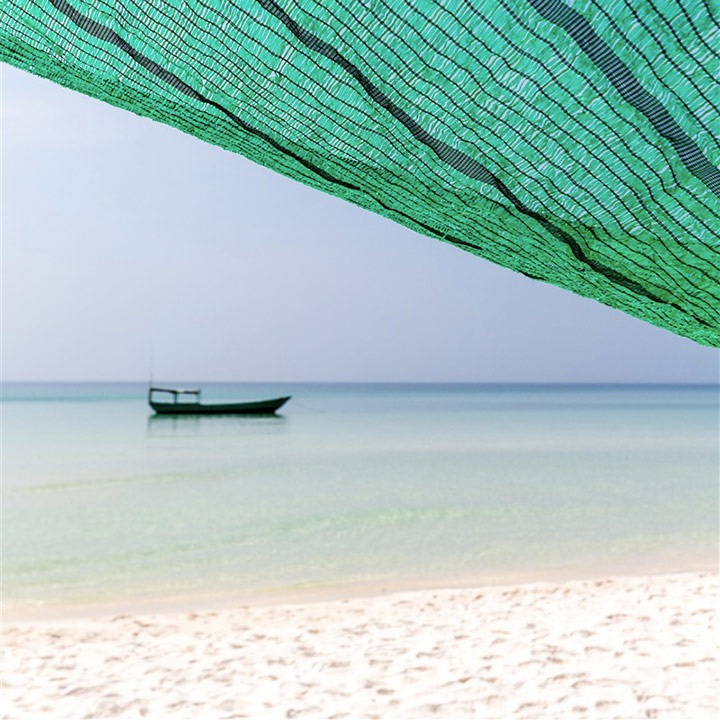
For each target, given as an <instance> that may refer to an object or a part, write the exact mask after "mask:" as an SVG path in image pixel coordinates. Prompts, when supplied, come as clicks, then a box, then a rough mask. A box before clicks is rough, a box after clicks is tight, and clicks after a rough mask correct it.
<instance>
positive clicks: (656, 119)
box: [528, 0, 720, 197]
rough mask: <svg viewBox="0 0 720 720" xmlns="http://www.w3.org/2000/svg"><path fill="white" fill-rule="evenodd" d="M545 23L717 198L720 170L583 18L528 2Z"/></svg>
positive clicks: (556, 5) (544, 1)
mask: <svg viewBox="0 0 720 720" xmlns="http://www.w3.org/2000/svg"><path fill="white" fill-rule="evenodd" d="M528 2H529V3H530V4H531V5H532V6H533V7H534V8H535V10H537V12H538V13H539V14H540V15H542V16H543V17H544V18H545V19H546V20H547V21H548V22H551V23H553V24H554V25H557V26H558V27H561V28H563V30H565V31H566V32H567V33H568V34H569V35H570V36H571V37H572V38H573V39H574V40H575V42H576V43H577V44H578V45H579V46H580V48H581V49H582V50H583V52H584V53H585V54H586V55H587V56H588V57H589V58H590V60H592V61H593V63H595V65H596V66H597V68H598V69H599V70H600V71H601V72H602V73H603V75H605V77H606V78H607V79H608V80H609V81H610V82H611V83H612V85H613V86H614V87H615V89H616V90H617V91H618V94H619V95H620V96H621V97H622V98H623V100H625V102H627V103H629V104H630V105H632V106H633V107H634V108H635V109H636V110H638V111H639V112H640V113H642V114H643V115H644V116H645V117H646V118H647V119H648V121H649V122H650V123H651V124H652V126H653V127H654V128H655V130H656V131H657V132H658V134H659V135H661V136H662V137H664V138H665V139H666V140H667V141H668V142H669V143H670V144H671V145H672V146H673V148H675V152H676V153H677V154H678V157H679V158H680V160H681V162H682V163H683V165H685V167H686V168H687V169H688V171H689V172H691V173H692V174H693V175H694V176H695V177H696V178H697V179H698V180H700V182H702V183H703V184H704V185H706V186H707V187H708V188H709V189H710V190H711V191H712V192H713V193H715V195H717V196H719V197H720V170H718V169H717V168H716V167H715V166H714V165H712V164H711V163H709V162H708V160H707V159H706V158H705V156H704V155H703V154H702V151H701V150H700V148H699V147H698V146H697V145H696V144H695V142H694V141H693V140H692V139H691V138H689V137H688V136H687V135H686V134H685V132H684V131H683V130H682V128H681V127H680V126H679V125H678V124H677V123H676V122H675V120H674V119H673V118H672V116H671V115H670V113H669V112H668V111H667V110H666V109H665V108H664V107H663V106H662V105H661V104H660V103H659V102H658V101H657V100H656V99H655V98H654V97H653V96H652V95H650V93H648V92H647V91H646V90H645V89H644V88H643V87H642V86H641V85H640V83H639V82H638V81H637V80H636V79H635V77H634V76H633V74H632V73H631V72H630V70H629V69H628V67H627V66H626V65H625V64H624V63H623V62H622V61H621V60H620V58H619V57H618V56H617V55H616V54H615V53H614V52H613V51H612V50H611V49H610V48H609V47H608V46H607V45H606V44H605V43H604V42H603V41H602V40H601V39H600V38H599V37H598V35H597V34H596V33H595V31H594V30H593V29H592V27H591V26H590V23H588V21H587V20H585V18H584V17H583V16H582V15H580V13H578V12H577V11H576V10H573V9H572V8H569V7H568V6H567V5H565V3H563V2H561V0H528Z"/></svg>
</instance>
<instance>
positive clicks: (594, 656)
mask: <svg viewBox="0 0 720 720" xmlns="http://www.w3.org/2000/svg"><path fill="white" fill-rule="evenodd" d="M717 595H718V576H717V575H715V574H711V573H685V574H677V575H664V576H651V577H623V578H612V579H605V580H582V581H580V580H578V581H571V582H566V583H534V584H528V585H519V586H515V587H484V588H479V589H473V590H469V589H462V590H451V589H447V590H423V591H414V592H400V593H394V594H386V595H380V596H375V597H365V598H355V599H347V600H335V601H323V602H314V603H303V604H292V605H291V604H286V605H264V606H243V607H235V608H228V609H223V610H218V611H205V612H196V613H171V614H155V615H137V616H132V615H122V616H116V617H109V618H102V619H82V620H79V619H73V620H62V621H60V620H58V621H50V622H48V621H45V622H42V623H39V622H34V623H29V622H26V623H12V624H6V625H5V627H4V628H3V637H4V640H3V653H4V658H3V675H4V688H3V711H4V712H3V715H2V717H4V718H7V719H8V720H10V719H13V718H53V719H57V718H109V717H113V718H139V717H148V718H243V717H249V718H294V717H299V718H383V719H386V718H429V717H442V718H466V717H467V718H558V719H560V718H562V719H568V718H594V719H600V718H602V719H605V718H633V719H635V718H677V719H678V720H691V719H692V720H701V719H703V718H708V719H710V718H713V719H714V718H716V717H717V716H718V692H719V684H718V670H719V666H718V630H717V615H718V605H717Z"/></svg>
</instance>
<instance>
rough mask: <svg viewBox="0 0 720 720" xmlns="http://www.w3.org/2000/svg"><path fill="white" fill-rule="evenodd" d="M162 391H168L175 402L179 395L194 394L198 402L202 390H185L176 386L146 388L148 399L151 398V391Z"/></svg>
mask: <svg viewBox="0 0 720 720" xmlns="http://www.w3.org/2000/svg"><path fill="white" fill-rule="evenodd" d="M157 392H162V393H170V394H171V395H172V396H173V399H174V401H175V402H178V396H179V395H194V396H195V398H196V401H197V402H200V395H202V390H185V389H181V388H180V389H178V388H161V387H149V388H148V400H152V396H153V393H157Z"/></svg>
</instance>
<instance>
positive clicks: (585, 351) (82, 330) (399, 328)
mask: <svg viewBox="0 0 720 720" xmlns="http://www.w3.org/2000/svg"><path fill="white" fill-rule="evenodd" d="M2 85H3V87H2V118H3V129H2V141H3V147H2V151H3V152H2V156H3V159H2V163H3V165H2V180H3V189H2V201H3V206H2V239H3V258H2V259H3V271H2V281H3V312H2V320H3V332H2V340H3V377H4V379H6V380H45V379H48V380H57V379H66V380H112V379H117V380H145V379H147V375H148V367H149V362H150V357H151V356H152V362H153V366H154V375H155V377H156V378H158V379H187V380H190V379H195V380H308V381H323V380H327V381H344V380H347V381H364V380H365V381H404V380H406V381H423V380H427V381H591V382H593V381H599V382H616V381H618V382H664V381H680V382H684V381H690V382H717V381H718V351H717V350H713V349H710V348H706V347H702V346H700V345H697V344H695V343H693V342H692V341H690V340H686V339H684V338H680V337H677V336H674V335H672V334H671V333H669V332H667V331H664V330H660V329H658V328H655V327H653V326H651V325H648V324H647V323H644V322H641V321H640V320H635V319H634V318H631V317H629V316H627V315H624V314H623V313H621V312H619V311H616V310H611V309H610V308H607V307H605V306H603V305H600V304H598V303H596V302H593V301H590V300H586V299H583V298H580V297H578V296H576V295H572V294H571V293H569V292H566V291H563V290H559V289H557V288H554V287H552V286H550V285H545V284H543V283H540V282H535V281H532V280H529V279H528V278H525V277H523V276H521V275H518V274H515V273H513V272H511V271H509V270H505V269H503V268H499V267H497V266H494V265H492V264H490V263H488V262H485V261H483V260H480V259H479V258H476V257H473V256H472V255H469V254H467V253H465V252H463V251H462V250H459V249H457V248H455V247H453V246H450V245H446V244H443V243H441V242H438V241H437V240H433V239H431V238H426V237H423V236H421V235H418V234H416V233H414V232H412V231H411V230H408V229H406V228H404V227H401V226H400V225H396V224H394V223H392V222H391V221H389V220H386V219H384V218H381V217H379V216H376V215H372V214H371V213H369V212H367V211H365V210H360V209H359V208H356V207H354V206H352V205H349V204H348V203H346V202H344V201H341V200H338V199H336V198H333V197H330V196H328V195H325V194H323V193H320V192H318V191H316V190H311V189H310V188H307V187H304V186H302V185H300V184H298V183H296V182H294V181H291V180H288V179H286V178H283V177H281V176H280V175H277V174H274V173H272V172H270V171H269V170H266V169H264V168H261V167H259V166H257V165H254V164H253V163H251V162H250V161H248V160H246V159H244V158H243V157H241V156H239V155H234V154H231V153H228V152H225V151H223V150H220V149H219V148H215V147H213V146H211V145H206V144H204V143H202V142H200V141H199V140H196V139H194V138H191V137H189V136H187V135H183V134H181V133H180V132H179V131H177V130H174V129H171V128H169V127H166V126H163V125H160V124H157V123H153V122H151V121H149V120H147V119H144V118H140V117H137V116H135V115H132V114H130V113H127V112H124V111H121V110H118V109H115V108H112V107H110V106H108V105H104V104H102V103H100V102H98V101H96V100H91V99H89V98H86V97H84V96H82V95H79V94H77V93H73V92H70V91H69V90H65V89H64V88H61V87H59V86H57V85H53V84H52V83H50V82H48V81H45V80H40V79H39V78H35V77H32V76H30V75H27V74H25V73H22V72H20V71H18V70H15V69H13V68H9V67H7V66H3V69H2Z"/></svg>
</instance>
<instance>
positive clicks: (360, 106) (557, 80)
mask: <svg viewBox="0 0 720 720" xmlns="http://www.w3.org/2000/svg"><path fill="white" fill-rule="evenodd" d="M713 12H716V11H714V10H713V3H707V2H697V1H695V0H674V1H673V2H650V1H649V0H608V1H604V2H592V3H590V2H571V0H523V1H522V2H501V1H499V0H473V1H472V2H468V1H467V0H444V1H442V2H440V1H439V0H438V1H431V0H419V1H418V2H407V0H378V1H377V2H376V1H375V0H373V1H372V2H367V0H293V2H290V0H245V1H242V2H241V1H240V0H148V1H147V2H143V3H140V4H137V3H136V4H132V3H130V4H128V3H124V2H107V0H12V1H11V2H8V3H6V4H5V6H4V7H3V10H2V13H0V59H2V60H5V61H7V62H9V63H11V64H13V65H15V66H17V67H20V68H23V69H25V70H28V71H29V72H32V73H35V74H37V75H41V76H43V77H46V78H49V79H51V80H53V81H54V82H57V83H60V84H62V85H65V86H67V87H69V88H73V89H75V90H78V91H80V92H83V93H86V94H88V95H91V96H92V97H96V98H100V99H101V100H104V101H106V102H109V103H112V104H113V105H117V106H119V107H122V108H125V109H127V110H130V111H132V112H133V113H137V114H140V115H145V116H147V117H150V118H153V119H154V120H158V121H160V122H164V123H167V124H169V125H172V126H174V127H176V128H179V129H180V130H182V131H184V132H187V133H191V134H193V135H195V136H197V137H198V138H201V139H202V140H204V141H206V142H210V143H214V144H216V145H219V146H221V147H223V148H225V149H227V150H231V151H234V152H238V153H241V154H242V155H244V156H246V157H248V158H250V159H251V160H254V161H255V162H258V163H260V164H262V165H265V166H267V167H269V168H272V169H274V170H276V171H278V172H280V173H283V174H284V175H287V176H289V177H292V178H295V179H296V180H299V181H300V182H303V183H307V184H308V185H311V186H313V187H315V188H318V189H320V190H323V191H325V192H328V193H331V194H334V195H337V196H339V197H342V198H345V199H346V200H348V201H350V202H352V203H355V204H357V205H359V206H361V207H363V208H367V209H369V210H371V211H373V212H376V213H379V214H381V215H384V216H386V217H388V218H391V219H392V220H395V221H397V222H399V223H402V224H404V225H406V226H407V227H409V228H412V229H413V230H416V231H417V232H420V233H422V234H425V235H429V236H431V237H434V238H437V239H439V240H442V241H444V242H448V243H452V244H454V245H456V246H457V247H459V248H462V249H464V250H467V251H468V252H470V253H473V254H474V255H477V256H480V257H482V258H485V259H487V260H490V261H492V262H494V263H498V264H499V265H503V266H505V267H509V268H512V269H513V270H515V271H517V272H519V273H522V274H524V275H526V276H528V277H530V278H533V279H535V280H542V281H544V282H548V283H552V284H554V285H558V286H560V287H563V288H566V289H568V290H571V291H573V292H576V293H579V294H580V295H583V296H585V297H588V298H593V299H595V300H597V301H599V302H602V303H605V304H607V305H610V306H612V307H615V308H619V309H621V310H623V311H625V312H627V313H630V314H631V315H634V316H636V317H638V318H642V319H643V320H646V321H648V322H651V323H654V324H655V325H658V326H660V327H663V328H667V329H668V330H671V331H672V332H674V333H678V334H680V335H684V336H686V337H689V338H692V339H693V340H696V341H697V342H699V343H704V344H707V345H714V346H720V245H719V243H718V237H720V224H719V223H720V203H719V202H718V199H719V197H720V169H718V166H720V86H719V85H718V78H720V50H719V48H720V25H719V24H718V21H717V17H713ZM487 302H493V300H492V298H488V299H487ZM498 312H502V308H498Z"/></svg>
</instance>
